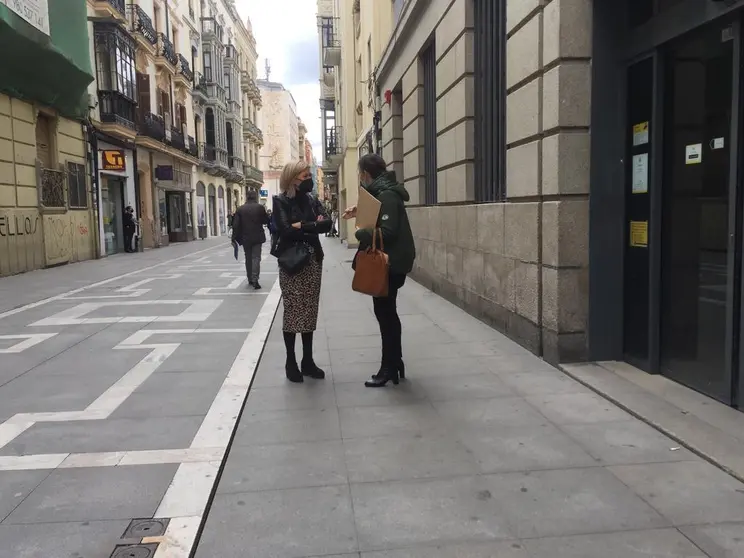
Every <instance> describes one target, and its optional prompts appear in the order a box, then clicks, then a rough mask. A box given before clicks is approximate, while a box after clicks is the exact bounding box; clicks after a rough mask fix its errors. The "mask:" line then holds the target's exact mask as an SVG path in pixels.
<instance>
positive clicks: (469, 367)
mask: <svg viewBox="0 0 744 558" xmlns="http://www.w3.org/2000/svg"><path fill="white" fill-rule="evenodd" d="M325 246H326V250H327V258H326V262H325V266H324V267H325V275H324V279H323V281H324V283H323V296H322V301H321V317H320V324H319V326H320V327H319V330H318V332H317V333H316V358H317V361H318V364H320V365H321V366H322V367H324V368H325V369H326V370H327V373H328V378H327V379H326V380H325V381H314V380H308V381H306V383H305V384H302V385H290V384H288V383H287V382H286V381H285V379H284V372H283V365H284V349H283V344H282V340H281V307H280V306H279V302H280V300H279V292H278V285H277V284H276V265H275V261H274V260H273V258H270V257H269V258H268V259H267V260H266V261H265V262H264V271H265V273H264V276H263V281H262V282H263V283H264V287H265V289H264V291H263V294H259V295H256V294H249V293H251V291H249V290H247V289H246V288H245V284H244V282H242V281H239V280H241V279H242V277H243V273H244V272H243V268H242V261H241V262H240V263H238V262H235V261H234V259H232V254H231V250H230V249H229V248H226V247H225V245H224V240H222V241H217V242H214V241H208V242H205V243H192V244H190V245H186V247H182V246H179V247H173V248H168V249H163V250H155V251H152V252H147V253H145V254H138V255H135V256H126V257H115V258H110V259H108V260H106V261H103V262H98V263H99V264H101V265H102V266H105V267H106V272H104V271H101V270H100V269H98V268H96V267H94V266H91V265H87V264H86V265H84V266H83V265H81V266H69V267H66V268H62V269H59V270H47V271H44V272H34V273H31V274H28V275H26V276H25V280H24V281H20V280H19V279H18V278H10V279H9V280H8V281H10V282H12V285H8V282H7V281H6V280H0V293H2V297H3V298H2V301H0V558H6V557H7V558H11V557H14V558H17V557H21V558H31V557H33V558H108V557H109V556H110V555H111V553H112V551H113V549H114V547H115V545H117V544H123V543H132V542H139V543H142V544H143V545H150V544H152V545H154V546H150V547H147V546H142V545H141V546H140V547H138V548H139V550H142V551H143V552H144V550H143V549H145V548H148V549H151V552H152V555H153V556H154V557H155V558H188V557H190V556H193V555H195V556H197V557H198V558H231V557H241V558H244V557H251V558H253V557H258V558H274V557H293V558H309V557H320V556H335V557H336V558H350V557H357V558H359V557H360V556H363V557H365V558H423V557H427V558H443V557H444V558H487V557H505V558H548V557H550V558H556V557H557V558H564V557H565V558H569V557H571V558H574V557H578V558H589V557H591V558H595V557H602V558H616V557H617V558H637V557H638V558H640V557H645V558H648V557H650V556H658V557H661V556H664V557H667V558H669V557H701V556H712V557H724V556H726V557H732V556H733V557H736V556H744V546H743V545H744V542H743V540H744V485H742V484H741V483H740V482H738V481H736V480H735V479H734V478H732V477H730V476H728V475H727V474H725V473H724V472H722V471H721V470H719V469H718V468H716V467H714V466H713V465H711V464H709V463H708V462H705V461H703V460H701V459H699V458H698V457H696V456H695V455H693V454H692V453H690V452H688V451H687V450H685V449H683V448H681V447H679V444H677V443H675V442H674V441H672V440H670V439H668V438H666V437H665V436H663V435H662V434H660V433H659V432H658V431H656V430H654V429H653V428H651V427H649V426H647V425H646V424H644V423H642V422H641V421H639V420H637V419H635V418H633V417H632V416H631V415H629V414H626V413H625V412H624V411H623V410H621V409H620V408H618V407H616V406H614V405H613V404H611V403H609V402H608V401H607V400H605V399H603V398H602V397H600V396H599V395H596V394H595V393H594V392H592V391H590V390H589V389H587V388H585V387H584V386H583V385H581V384H579V383H577V382H575V381H574V380H572V379H571V378H569V377H568V376H566V375H564V374H563V373H561V372H559V371H558V370H556V369H554V368H552V367H551V366H548V365H547V364H545V363H544V362H543V361H541V360H540V359H539V358H537V357H535V356H533V355H531V354H530V353H528V352H527V351H525V350H523V349H522V348H520V347H519V346H517V345H516V344H514V343H512V342H511V341H509V340H507V339H506V338H504V337H503V336H502V335H500V334H498V333H497V332H495V331H494V330H492V329H490V328H488V327H487V326H485V325H483V324H482V323H480V322H478V321H477V320H475V319H473V318H472V317H470V316H468V315H467V314H465V313H464V312H462V311H461V310H459V309H458V308H456V307H454V306H452V305H450V304H449V303H447V302H446V301H444V300H442V299H441V298H439V297H438V296H437V295H435V294H432V293H430V292H428V291H426V290H425V289H423V288H421V287H420V286H418V285H416V284H415V283H414V282H413V281H410V282H408V283H407V284H406V286H405V287H404V288H403V289H402V291H401V294H400V308H401V313H402V321H403V327H404V353H405V357H406V364H407V377H408V378H409V379H408V380H407V381H405V382H403V383H401V385H399V386H397V387H392V386H389V387H388V388H385V389H380V390H369V389H365V388H364V387H363V386H362V382H363V380H364V379H365V378H366V377H367V376H369V374H371V373H372V372H374V371H375V370H376V367H377V365H378V363H379V357H380V347H379V333H378V331H377V326H376V323H375V320H374V316H373V314H372V312H371V303H370V300H369V299H367V298H365V297H362V296H360V295H356V294H354V293H352V292H351V291H350V289H349V284H350V278H351V275H350V270H349V265H350V264H349V261H348V260H349V259H350V253H349V252H348V251H347V250H345V249H343V248H342V247H340V246H339V245H338V244H337V243H336V242H326V243H325ZM205 249H206V251H204V250H205ZM176 258H180V259H177V260H176V261H171V260H174V259H176ZM241 259H242V256H241ZM153 266H155V267H153ZM140 268H142V269H141V271H140ZM78 270H79V271H78ZM128 273H131V275H127V276H124V274H128ZM87 275H90V277H89V278H88V277H87ZM109 279H111V280H109ZM88 285H91V286H90V288H86V287H87V286H88ZM29 288H31V289H36V292H37V293H38V294H37V296H36V297H35V298H34V297H32V296H30V295H29V294H28V292H27V290H28V289H29ZM80 289H83V290H80ZM68 291H73V292H68ZM65 293H66V294H65ZM6 296H9V297H11V299H12V302H8V299H7V298H6ZM48 297H52V298H51V299H50V298H48ZM41 299H46V300H45V301H42V300H41ZM40 301H41V302H43V303H40ZM143 302H144V304H142V303H143ZM28 304H30V305H31V306H24V305H28ZM277 306H279V313H278V314H277V319H276V320H274V314H275V311H276V309H277ZM272 320H273V327H272ZM269 330H271V331H269ZM267 336H268V339H267ZM264 344H265V346H264ZM297 350H298V353H299V351H300V343H299V340H298V347H297ZM262 351H263V354H261V353H262ZM259 358H260V363H259ZM254 373H255V378H254ZM246 395H247V399H246ZM243 403H245V408H244V409H243V411H242V415H241V414H240V413H241V407H242V406H243ZM233 436H234V438H233ZM226 451H227V452H228V453H227V457H226V459H225V454H226ZM215 484H216V492H215V493H214V495H213V496H212V494H213V489H214V488H215ZM146 518H158V519H165V520H168V519H169V520H170V522H169V523H168V526H167V529H166V531H165V534H164V535H163V536H157V535H156V536H149V537H145V538H139V539H137V540H136V541H133V540H132V539H129V538H127V539H123V538H122V537H124V532H125V530H126V529H127V526H128V525H129V522H130V521H131V520H132V519H146ZM200 529H202V530H201V531H200ZM140 534H142V533H140ZM139 550H138V551H139ZM124 556H148V554H124Z"/></svg>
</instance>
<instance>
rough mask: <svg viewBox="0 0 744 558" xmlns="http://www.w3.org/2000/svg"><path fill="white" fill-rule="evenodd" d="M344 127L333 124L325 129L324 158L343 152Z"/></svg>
mask: <svg viewBox="0 0 744 558" xmlns="http://www.w3.org/2000/svg"><path fill="white" fill-rule="evenodd" d="M343 140H344V129H343V127H342V126H333V127H332V128H328V130H326V145H325V148H326V158H328V157H331V156H333V155H341V154H342V153H343Z"/></svg>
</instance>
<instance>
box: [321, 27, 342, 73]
mask: <svg viewBox="0 0 744 558" xmlns="http://www.w3.org/2000/svg"><path fill="white" fill-rule="evenodd" d="M318 28H319V31H320V38H321V52H322V56H323V66H339V65H341V35H340V33H339V32H338V18H337V17H324V16H318Z"/></svg>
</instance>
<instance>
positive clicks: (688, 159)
mask: <svg viewBox="0 0 744 558" xmlns="http://www.w3.org/2000/svg"><path fill="white" fill-rule="evenodd" d="M702 162H703V144H702V143H693V144H691V145H688V146H686V147H685V165H699V164H700V163H702Z"/></svg>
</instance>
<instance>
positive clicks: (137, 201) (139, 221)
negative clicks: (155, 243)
mask: <svg viewBox="0 0 744 558" xmlns="http://www.w3.org/2000/svg"><path fill="white" fill-rule="evenodd" d="M132 166H133V167H134V168H133V169H132V172H133V173H134V203H135V207H136V208H137V229H138V231H139V234H138V235H137V238H138V239H139V240H138V241H137V250H138V251H139V252H144V251H145V247H144V244H143V243H142V213H143V211H142V195H141V193H140V181H139V170H138V169H137V146H136V145H134V146H132Z"/></svg>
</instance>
